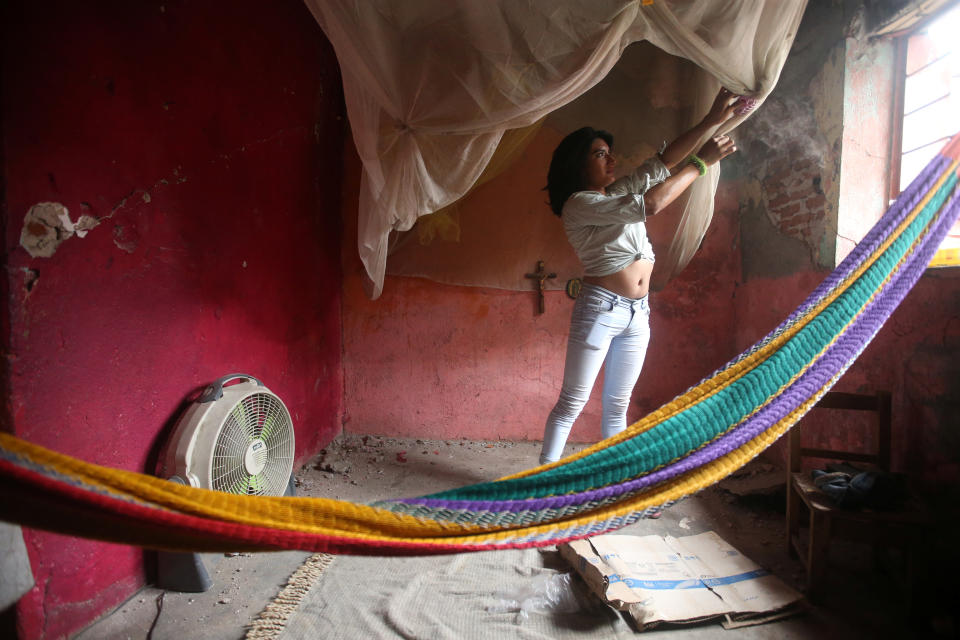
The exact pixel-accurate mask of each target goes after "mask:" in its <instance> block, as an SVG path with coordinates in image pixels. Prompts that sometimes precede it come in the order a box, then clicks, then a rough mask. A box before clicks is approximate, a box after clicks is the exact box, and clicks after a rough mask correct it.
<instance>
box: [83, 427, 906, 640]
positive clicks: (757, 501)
mask: <svg viewBox="0 0 960 640" xmlns="http://www.w3.org/2000/svg"><path fill="white" fill-rule="evenodd" d="M585 446H587V445H570V446H568V448H567V451H566V453H567V455H570V454H571V453H574V452H577V451H580V450H582V449H583V448H584V447H585ZM539 452H540V443H537V442H510V441H483V440H461V439H451V440H429V439H415V438H387V437H378V436H370V435H349V434H347V435H344V436H341V437H339V438H337V439H336V440H335V441H334V442H332V443H331V444H330V445H329V446H328V447H327V448H326V449H324V450H323V451H321V452H320V453H319V454H318V455H317V456H315V457H314V458H313V459H312V460H310V461H309V462H308V463H307V464H306V465H304V466H303V467H301V468H299V469H296V470H295V472H294V477H295V481H296V487H297V495H299V496H309V497H326V498H334V499H339V500H347V501H351V502H357V503H369V502H374V501H376V500H381V499H386V498H397V497H411V496H420V495H424V494H429V493H433V492H437V491H442V490H445V489H452V488H455V487H460V486H464V485H467V484H472V483H476V482H483V481H488V480H494V479H496V478H500V477H502V476H505V475H509V474H512V473H516V472H518V471H522V470H524V469H528V468H531V467H533V466H536V464H537V458H538V456H539ZM784 480H785V472H784V471H783V469H782V468H780V467H779V466H777V465H774V464H772V463H770V462H768V461H764V460H760V459H758V460H755V461H753V462H751V463H749V464H748V465H746V466H745V467H744V468H743V469H741V470H740V471H738V472H736V473H734V474H733V475H732V476H730V477H728V478H726V479H725V480H723V481H722V482H720V483H719V484H717V485H714V486H711V487H709V488H707V489H704V490H702V491H700V492H699V493H697V494H696V495H695V496H692V497H690V498H687V499H685V500H682V501H680V502H679V503H677V504H675V505H673V506H672V507H670V508H669V509H666V510H665V511H664V513H663V515H662V516H661V518H659V519H657V520H643V521H640V522H638V523H636V524H635V525H631V527H630V530H629V531H625V532H628V533H631V534H634V535H645V534H648V533H658V534H661V535H672V536H677V537H679V536H686V535H694V534H697V533H700V532H703V531H708V530H712V531H715V532H716V533H717V534H718V535H719V536H720V537H722V538H723V539H724V540H726V541H727V542H729V543H730V544H731V545H733V546H734V547H735V548H737V549H739V550H740V551H741V552H742V553H743V554H745V555H746V556H747V557H749V558H751V559H752V560H754V561H755V562H757V563H758V564H760V565H761V566H763V567H764V568H766V569H768V570H770V571H771V572H772V573H774V574H775V575H777V576H778V577H779V578H780V579H781V580H783V581H784V582H786V583H787V584H788V585H790V586H792V587H794V588H796V589H798V590H802V589H803V586H804V584H803V583H804V572H803V568H802V565H801V563H800V562H799V560H797V559H796V558H793V557H791V556H790V555H789V554H788V553H787V548H786V533H785V516H784V505H785V493H784V487H785V482H784ZM309 555H311V554H309V553H307V552H301V551H289V552H279V553H255V554H247V553H242V554H226V555H224V554H203V555H202V556H201V557H202V560H203V563H204V566H205V567H206V569H207V571H208V573H209V575H210V577H211V579H212V581H213V586H212V587H211V588H210V589H209V590H207V591H205V592H203V593H181V592H178V591H175V590H163V589H158V588H156V587H146V588H144V589H142V590H141V591H140V592H139V593H137V594H136V595H134V596H133V597H132V598H130V599H129V600H128V601H127V602H125V603H124V604H123V605H121V606H120V607H119V608H118V609H117V610H116V611H115V612H113V613H112V614H110V615H107V616H105V617H104V618H103V619H101V620H100V621H98V622H97V623H96V624H94V625H92V626H91V627H89V628H88V629H86V630H85V631H83V632H82V633H80V634H78V635H77V636H76V638H78V639H80V640H93V639H99V638H149V639H150V640H166V639H171V640H172V639H181V638H187V637H202V638H205V639H223V640H235V639H238V638H242V637H243V636H244V635H245V633H246V629H247V627H248V626H249V625H250V623H251V622H252V621H253V620H254V619H255V618H256V617H257V616H258V615H259V614H260V612H261V611H262V610H263V608H264V607H265V606H266V605H267V604H268V603H269V602H271V601H272V599H273V598H274V597H275V596H276V595H277V593H278V592H279V591H280V589H281V588H282V587H283V586H284V585H285V584H286V581H287V579H288V577H289V576H290V575H291V574H292V573H293V572H294V571H295V570H296V569H297V568H298V567H299V566H300V565H301V564H302V563H303V562H304V560H305V559H306V558H307V557H309ZM831 559H832V561H833V562H834V567H835V570H834V572H833V574H832V576H833V579H832V582H831V601H830V602H828V603H827V604H826V605H825V606H821V607H815V608H811V609H810V610H809V612H808V614H807V615H813V616H820V617H822V618H824V619H825V620H827V621H829V624H834V622H835V623H836V625H839V626H837V627H836V628H837V629H841V628H842V629H845V630H846V631H847V635H846V637H888V635H887V633H886V632H887V631H889V630H891V629H896V630H899V631H904V630H907V635H908V636H911V635H913V634H911V633H909V628H910V627H909V626H904V625H905V620H906V617H907V614H906V612H905V607H904V602H903V600H902V598H900V596H899V591H898V590H897V589H896V586H897V585H896V582H895V581H896V578H895V577H894V576H895V574H884V573H882V572H881V573H878V569H877V567H876V566H875V565H874V564H873V562H872V556H871V554H870V551H869V549H867V550H864V549H859V548H848V549H844V548H839V549H838V550H837V551H836V552H835V553H834V556H833V557H832V558H831ZM828 626H829V625H828ZM198 630H200V631H202V633H198ZM851 630H853V633H852V635H851V633H849V632H850V631H851ZM860 631H862V632H863V633H862V635H861V634H860V633H859V632H860ZM718 633H721V632H720V631H719V630H718ZM724 633H725V634H726V635H728V636H729V635H730V633H732V632H724ZM681 635H682V634H681ZM916 637H920V636H916ZM817 640H821V638H820V637H818V638H817Z"/></svg>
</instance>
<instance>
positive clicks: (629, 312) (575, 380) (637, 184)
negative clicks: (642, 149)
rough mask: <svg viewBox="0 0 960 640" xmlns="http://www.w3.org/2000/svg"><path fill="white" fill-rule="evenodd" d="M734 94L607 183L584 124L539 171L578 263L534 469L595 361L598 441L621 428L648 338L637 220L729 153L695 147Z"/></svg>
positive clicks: (604, 164) (571, 414)
mask: <svg viewBox="0 0 960 640" xmlns="http://www.w3.org/2000/svg"><path fill="white" fill-rule="evenodd" d="M736 100H737V96H736V95H734V94H732V93H730V92H729V91H727V90H726V89H721V90H720V93H719V94H717V98H716V100H714V103H713V106H712V107H711V109H710V111H709V113H707V115H706V116H705V117H704V118H703V120H702V121H701V122H700V123H699V124H698V125H696V126H695V127H693V128H692V129H690V130H689V131H687V132H686V133H684V134H682V135H681V136H680V137H678V138H677V139H676V140H674V141H673V142H672V143H670V144H669V145H666V146H665V147H664V148H663V149H662V150H661V152H660V153H659V154H658V155H656V156H654V157H653V158H650V159H649V160H647V161H646V162H644V163H643V164H642V165H641V166H640V167H639V168H637V169H636V170H635V171H634V172H633V173H631V174H629V175H627V176H625V177H623V178H620V179H619V180H616V179H614V168H615V167H616V159H615V158H614V156H613V154H612V153H611V151H610V148H611V146H612V145H613V136H611V135H610V134H609V133H607V132H606V131H597V130H594V129H591V128H590V127H584V128H583V129H579V130H577V131H574V132H573V133H571V134H570V135H568V136H567V137H566V138H564V139H563V141H562V142H560V144H559V145H558V146H557V148H556V150H555V151H554V152H553V158H552V160H551V162H550V170H549V173H548V175H547V191H548V193H549V196H550V208H551V209H552V210H553V212H554V213H555V214H557V215H558V216H560V217H561V218H562V219H563V226H564V229H565V230H566V233H567V238H568V239H569V240H570V243H571V244H572V245H573V248H574V250H575V251H576V253H577V256H578V257H579V258H580V261H581V263H583V268H584V277H583V287H582V288H581V290H580V295H579V296H578V297H577V301H576V303H575V304H574V307H573V317H572V320H571V323H570V338H569V340H568V343H567V357H566V364H565V365H564V371H563V387H562V389H561V391H560V398H559V400H557V404H556V405H555V406H554V408H553V410H552V411H551V412H550V416H549V417H548V418H547V426H546V432H545V434H544V438H543V450H542V452H541V454H540V463H541V464H546V463H548V462H555V461H556V460H559V459H560V458H561V457H562V454H563V447H564V444H565V443H566V441H567V436H568V435H569V434H570V429H571V427H572V426H573V423H574V421H575V420H576V419H577V416H579V415H580V412H581V411H582V410H583V407H584V405H586V403H587V400H588V399H589V398H590V391H591V390H592V389H593V383H594V382H595V381H596V379H597V375H598V374H599V372H600V367H601V365H604V363H606V365H605V366H606V369H605V371H604V382H603V422H602V427H603V437H604V438H609V437H610V436H613V435H614V434H617V433H620V432H621V431H623V430H624V429H625V428H626V426H627V407H628V406H629V404H630V395H631V393H632V391H633V386H634V384H635V383H636V381H637V377H638V376H639V375H640V368H641V367H642V366H643V358H644V355H646V352H647V343H648V341H649V338H650V325H649V317H650V307H649V305H648V303H647V292H648V290H649V287H650V274H651V272H652V271H653V261H654V256H653V248H652V247H651V246H650V241H649V240H648V239H647V233H646V227H645V226H644V221H645V220H646V218H647V216H654V215H657V214H658V213H660V212H661V211H663V210H664V209H665V208H666V207H667V206H668V205H669V204H670V203H672V202H673V201H674V200H676V199H677V197H678V196H679V195H680V194H681V193H683V191H684V190H685V189H686V188H687V187H689V186H690V185H691V184H693V182H694V181H695V180H696V179H697V178H699V177H700V176H701V175H703V174H704V173H706V170H707V167H708V166H710V165H712V164H715V163H717V162H719V161H720V160H721V159H723V158H725V157H726V156H728V155H730V154H731V153H733V152H734V151H736V146H734V143H733V141H732V140H731V139H730V138H729V137H727V136H724V135H720V136H715V137H713V138H711V139H710V140H709V141H708V142H707V143H706V144H704V145H703V146H702V147H700V149H699V150H698V151H697V153H696V154H695V155H691V154H692V153H693V151H694V147H695V145H696V144H697V143H698V142H699V141H700V140H702V139H703V138H704V137H706V136H708V135H709V134H710V133H712V132H713V131H715V130H716V128H717V127H718V126H720V125H721V124H723V123H724V122H726V121H727V120H729V119H730V118H731V117H732V116H733V115H734V110H735V109H736V107H737V105H736V104H735V103H736Z"/></svg>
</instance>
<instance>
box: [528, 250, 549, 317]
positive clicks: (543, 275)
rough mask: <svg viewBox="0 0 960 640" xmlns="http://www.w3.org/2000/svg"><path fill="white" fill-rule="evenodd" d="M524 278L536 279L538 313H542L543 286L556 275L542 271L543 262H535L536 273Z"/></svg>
mask: <svg viewBox="0 0 960 640" xmlns="http://www.w3.org/2000/svg"><path fill="white" fill-rule="evenodd" d="M524 277H525V278H536V279H537V281H538V282H537V289H538V290H537V293H538V294H539V296H540V307H539V308H540V311H539V313H543V311H544V307H543V291H544V284H545V283H546V282H547V280H548V279H550V278H556V277H557V274H555V273H547V272H546V271H544V269H543V260H537V271H536V273H528V274H526V275H525V276H524ZM538 315H539V314H538Z"/></svg>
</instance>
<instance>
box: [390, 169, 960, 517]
mask: <svg viewBox="0 0 960 640" xmlns="http://www.w3.org/2000/svg"><path fill="white" fill-rule="evenodd" d="M932 164H933V163H931V165H932ZM919 200H920V198H917V201H919ZM915 204H916V203H914V205H913V206H915ZM913 206H911V207H910V210H912V208H913ZM958 210H960V196H957V195H954V196H953V198H952V199H951V200H949V201H948V202H947V203H946V204H945V205H944V206H943V207H942V208H941V211H940V214H939V216H938V217H937V218H936V219H935V220H934V222H933V223H932V224H931V226H930V228H929V229H928V231H927V233H926V234H925V235H924V237H923V239H922V240H921V241H920V242H919V243H918V244H917V245H916V246H915V247H914V251H913V252H912V253H910V254H909V255H908V256H907V257H906V258H905V261H904V263H903V264H902V265H901V267H900V269H898V270H896V271H895V272H894V273H893V274H892V276H891V278H890V281H888V283H887V285H886V286H885V287H884V288H883V289H882V290H881V291H880V292H878V294H877V295H876V296H875V297H874V299H873V300H872V301H871V302H870V303H869V304H868V305H867V306H866V307H865V308H864V310H863V312H862V313H861V315H860V316H859V318H858V321H857V325H856V326H851V327H848V330H847V331H845V332H844V333H842V334H841V335H840V337H839V338H838V339H837V340H836V341H835V342H834V343H833V345H831V346H830V347H829V348H828V349H827V351H826V352H825V353H824V355H823V356H822V357H821V358H820V359H819V360H818V363H817V364H815V365H814V366H812V367H811V368H810V369H808V370H807V371H806V372H804V373H803V374H802V375H801V376H800V377H799V378H798V379H797V380H796V381H795V382H794V383H793V384H791V385H790V387H788V388H787V389H786V390H785V391H784V392H783V393H781V394H780V395H779V396H778V397H777V398H776V399H775V400H774V401H773V402H771V403H769V404H768V405H766V406H765V407H764V408H763V409H761V410H760V411H758V412H757V413H756V414H754V415H753V416H751V417H750V418H749V419H747V420H745V421H744V422H743V423H741V424H740V425H739V426H738V427H736V428H734V429H733V430H731V431H730V432H728V433H727V434H725V435H724V436H721V437H720V438H718V439H717V440H714V441H713V442H711V443H709V444H708V445H706V446H704V447H702V448H701V449H698V450H697V451H695V452H694V453H692V454H690V455H688V456H686V457H685V458H683V459H682V460H679V461H677V462H674V463H672V464H670V465H667V466H665V467H663V468H662V469H659V470H657V471H654V472H652V473H650V474H648V475H645V476H643V477H642V478H637V479H634V480H630V481H627V482H624V483H621V484H618V485H614V486H610V487H602V488H599V489H593V490H590V491H585V492H582V493H578V494H570V495H565V496H552V497H548V498H540V499H537V500H505V501H469V500H457V501H446V500H436V499H404V500H400V501H399V502H403V503H404V504H418V505H424V506H431V507H440V508H448V509H469V510H472V511H482V510H491V511H515V512H516V511H537V510H542V509H547V508H562V507H566V506H571V505H576V504H581V503H584V502H589V501H594V500H600V499H604V498H609V497H615V496H617V495H621V494H624V493H627V492H631V491H635V490H638V489H643V488H645V487H648V486H650V485H653V484H659V483H660V482H663V481H665V480H669V479H670V478H673V477H675V476H677V475H681V474H683V473H686V472H688V471H691V470H693V469H695V468H697V467H699V466H702V465H703V464H705V463H707V462H710V461H712V460H715V459H717V458H719V457H721V456H723V455H725V454H726V453H729V452H730V451H733V450H735V449H737V448H739V447H740V446H742V445H743V444H745V443H746V442H748V441H750V440H752V439H753V438H755V437H756V436H758V435H759V434H761V433H763V432H764V431H766V430H767V429H769V428H770V427H772V426H773V425H774V424H776V423H777V422H779V421H780V420H782V419H783V418H784V417H786V416H787V415H788V414H789V413H790V412H791V411H793V410H794V409H796V408H797V407H798V406H800V405H801V404H802V403H803V401H804V400H806V399H807V398H810V397H811V396H812V395H814V394H815V393H817V392H818V391H819V390H820V389H822V388H823V387H824V386H825V385H826V384H827V383H828V382H829V381H830V380H831V379H832V378H833V377H834V376H836V375H837V374H838V373H840V372H842V371H843V370H845V368H846V367H848V366H849V364H850V362H851V361H852V359H853V358H855V357H856V356H857V355H858V354H859V353H860V352H861V351H863V349H864V348H865V347H866V346H867V344H868V343H869V342H870V341H871V340H872V339H873V337H874V336H875V335H876V333H877V332H878V331H879V330H880V327H881V326H882V325H883V323H884V322H885V321H886V319H887V318H888V317H889V315H890V314H891V313H892V312H893V310H894V309H895V308H896V307H897V305H898V304H899V303H900V301H901V300H902V299H903V298H904V296H905V295H906V294H907V292H908V291H909V290H910V289H911V288H912V287H913V285H914V284H915V283H916V281H917V280H918V279H919V278H920V276H921V275H922V274H923V272H924V270H926V268H927V265H928V264H929V263H930V260H931V258H932V257H933V254H934V253H935V252H936V250H937V248H938V247H939V245H940V242H941V240H942V239H943V236H944V235H945V234H946V233H947V231H948V230H949V229H950V227H951V226H952V225H953V221H954V220H955V218H956V217H957V214H958ZM885 217H886V216H885ZM897 224H899V221H897ZM878 225H879V223H878ZM858 246H859V245H858Z"/></svg>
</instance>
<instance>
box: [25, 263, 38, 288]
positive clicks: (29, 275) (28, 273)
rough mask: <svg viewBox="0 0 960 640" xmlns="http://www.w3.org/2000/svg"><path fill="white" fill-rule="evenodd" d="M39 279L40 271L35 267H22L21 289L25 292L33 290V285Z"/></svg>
mask: <svg viewBox="0 0 960 640" xmlns="http://www.w3.org/2000/svg"><path fill="white" fill-rule="evenodd" d="M38 280H40V271H39V270H37V269H28V268H27V267H23V290H24V291H26V292H27V293H30V292H31V291H33V287H34V286H35V285H36V284H37V281H38Z"/></svg>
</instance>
